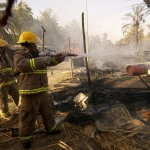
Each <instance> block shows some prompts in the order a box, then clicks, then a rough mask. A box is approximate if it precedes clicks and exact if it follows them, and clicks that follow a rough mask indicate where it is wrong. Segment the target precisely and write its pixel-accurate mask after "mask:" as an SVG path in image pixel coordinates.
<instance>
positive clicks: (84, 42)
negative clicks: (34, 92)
mask: <svg viewBox="0 0 150 150" xmlns="http://www.w3.org/2000/svg"><path fill="white" fill-rule="evenodd" d="M82 33H83V47H84V53H87V51H86V39H85V30H84V13H82ZM85 65H86V71H87V78H88V84H89V87H91V80H90V73H89V68H88V61H87V57H85Z"/></svg>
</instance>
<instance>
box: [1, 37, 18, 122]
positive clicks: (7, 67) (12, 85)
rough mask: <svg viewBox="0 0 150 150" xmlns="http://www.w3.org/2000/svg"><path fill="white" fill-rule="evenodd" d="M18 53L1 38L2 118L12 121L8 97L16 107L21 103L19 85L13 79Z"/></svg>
mask: <svg viewBox="0 0 150 150" xmlns="http://www.w3.org/2000/svg"><path fill="white" fill-rule="evenodd" d="M15 52H16V51H15V50H12V49H11V48H10V47H8V43H7V42H6V41H4V40H3V39H1V38H0V118H3V119H7V120H9V119H11V118H13V116H12V115H11V114H10V112H9V108H8V95H10V96H11V97H12V99H13V100H14V102H15V104H16V106H17V105H18V101H19V93H18V85H17V83H16V79H15V77H13V76H12V75H13V72H14V66H13V55H14V53H15Z"/></svg>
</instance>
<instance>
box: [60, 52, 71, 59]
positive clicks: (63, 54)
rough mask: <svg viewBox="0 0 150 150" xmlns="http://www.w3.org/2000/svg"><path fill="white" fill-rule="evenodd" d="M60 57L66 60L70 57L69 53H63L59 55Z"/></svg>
mask: <svg viewBox="0 0 150 150" xmlns="http://www.w3.org/2000/svg"><path fill="white" fill-rule="evenodd" d="M59 55H60V58H65V57H66V56H68V55H69V53H68V52H61V53H59Z"/></svg>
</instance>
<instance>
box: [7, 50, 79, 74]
mask: <svg viewBox="0 0 150 150" xmlns="http://www.w3.org/2000/svg"><path fill="white" fill-rule="evenodd" d="M46 56H50V57H61V56H63V55H62V54H61V53H58V54H56V55H51V54H46ZM70 56H74V57H76V56H78V55H77V54H69V53H68V55H67V56H65V57H70ZM20 73H21V72H19V71H17V72H15V73H13V75H7V76H10V77H16V76H18V75H19V74H20Z"/></svg>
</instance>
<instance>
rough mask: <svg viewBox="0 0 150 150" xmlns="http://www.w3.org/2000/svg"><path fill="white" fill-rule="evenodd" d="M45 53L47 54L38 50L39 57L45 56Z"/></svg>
mask: <svg viewBox="0 0 150 150" xmlns="http://www.w3.org/2000/svg"><path fill="white" fill-rule="evenodd" d="M46 54H47V53H46V52H40V53H39V57H45V56H46Z"/></svg>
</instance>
